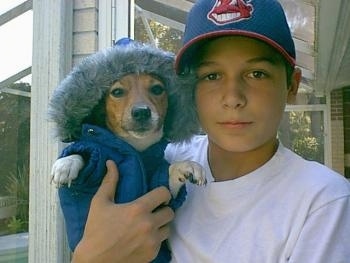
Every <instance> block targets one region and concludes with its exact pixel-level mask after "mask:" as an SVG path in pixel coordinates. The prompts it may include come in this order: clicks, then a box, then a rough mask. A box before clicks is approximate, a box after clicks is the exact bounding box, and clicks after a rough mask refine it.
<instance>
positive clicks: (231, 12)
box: [207, 0, 254, 25]
mask: <svg viewBox="0 0 350 263" xmlns="http://www.w3.org/2000/svg"><path fill="white" fill-rule="evenodd" d="M250 1H251V0H216V2H215V4H214V6H213V8H212V9H211V10H210V11H209V13H208V14H207V18H208V19H209V20H211V21H212V22H214V23H215V24H217V25H226V24H230V23H234V22H238V21H241V20H244V19H249V18H251V15H252V13H253V11H254V9H253V6H252V5H251V4H249V2H250Z"/></svg>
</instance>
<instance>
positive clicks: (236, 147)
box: [195, 36, 300, 153]
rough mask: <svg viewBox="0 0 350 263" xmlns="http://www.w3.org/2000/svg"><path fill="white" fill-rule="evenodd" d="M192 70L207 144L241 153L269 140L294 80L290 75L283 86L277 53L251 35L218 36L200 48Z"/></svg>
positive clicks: (294, 90) (283, 75)
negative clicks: (193, 70) (196, 61)
mask: <svg viewBox="0 0 350 263" xmlns="http://www.w3.org/2000/svg"><path fill="white" fill-rule="evenodd" d="M196 73H197V77H198V84H197V88H196V93H195V95H196V96H195V97H196V105H197V110H198V116H199V120H200V123H201V125H202V127H203V129H204V130H205V132H206V133H207V134H208V135H209V139H210V141H211V142H212V143H215V144H216V145H217V146H219V147H221V148H222V149H224V150H226V151H229V152H241V153H243V152H246V151H251V150H255V149H258V148H259V147H263V146H264V145H268V144H270V143H275V138H276V133H277V129H278V126H279V124H280V120H281V118H282V115H283V112H284V108H285V104H286V102H287V101H288V100H289V99H290V100H293V98H294V97H295V95H296V93H297V89H298V84H299V78H300V75H298V74H293V77H292V83H291V85H290V87H287V80H286V68H285V64H284V61H283V59H282V58H281V56H280V55H279V53H277V52H276V51H275V50H274V49H273V48H271V47H269V46H268V45H267V44H265V43H263V42H260V41H258V40H254V39H251V38H247V37H239V36H232V37H222V38H218V39H215V40H212V41H210V42H208V43H207V44H206V45H205V46H204V47H203V48H202V50H200V55H199V64H198V68H197V70H196ZM298 73H299V72H298ZM294 75H298V76H294Z"/></svg>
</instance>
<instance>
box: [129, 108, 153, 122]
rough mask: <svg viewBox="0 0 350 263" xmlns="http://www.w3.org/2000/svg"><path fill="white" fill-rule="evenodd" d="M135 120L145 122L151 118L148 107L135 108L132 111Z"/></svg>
mask: <svg viewBox="0 0 350 263" xmlns="http://www.w3.org/2000/svg"><path fill="white" fill-rule="evenodd" d="M131 115H132V117H133V119H134V120H137V121H145V120H148V119H149V118H150V117H151V110H150V108H149V107H147V106H138V107H134V108H133V109H132V111H131Z"/></svg>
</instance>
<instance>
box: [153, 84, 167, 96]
mask: <svg viewBox="0 0 350 263" xmlns="http://www.w3.org/2000/svg"><path fill="white" fill-rule="evenodd" d="M150 91H151V93H152V94H154V95H161V94H162V93H163V92H164V87H163V86H162V85H153V86H152V87H151V89H150Z"/></svg>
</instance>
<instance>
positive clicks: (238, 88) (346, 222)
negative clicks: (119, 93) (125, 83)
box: [76, 0, 350, 263]
mask: <svg viewBox="0 0 350 263" xmlns="http://www.w3.org/2000/svg"><path fill="white" fill-rule="evenodd" d="M176 70H177V72H178V73H179V74H183V75H184V76H191V75H193V74H194V75H196V77H197V84H196V87H194V90H193V91H192V90H190V91H184V92H188V93H189V96H192V94H194V96H193V97H194V98H193V100H194V103H193V107H195V109H196V110H197V112H198V120H199V122H200V124H201V126H202V128H203V130H204V132H205V133H206V135H205V136H195V137H194V138H193V139H192V140H191V141H190V142H189V143H187V144H181V145H172V146H170V147H168V148H167V152H166V155H167V158H168V160H169V161H170V162H173V161H180V160H183V159H190V160H193V161H197V162H199V163H201V164H202V165H203V166H204V168H205V169H206V172H207V180H208V181H209V182H210V183H209V184H208V185H207V187H205V188H198V187H192V186H191V185H189V186H188V196H187V201H186V202H185V204H184V205H183V206H182V207H181V208H180V209H179V210H178V211H177V213H176V217H175V220H174V221H173V224H172V228H171V233H170V237H169V242H170V247H171V248H172V257H173V258H172V262H181V263H182V262H191V263H192V262H246V263H256V262H259V263H260V262H266V263H272V262H297V263H300V262H307V263H316V262H317V263H329V262H332V263H341V262H347V261H348V260H349V258H350V238H349V233H350V201H349V200H350V185H349V183H348V182H347V181H346V179H345V178H343V177H342V176H340V175H339V174H337V173H335V172H333V171H331V170H330V169H328V168H327V167H325V166H323V165H320V164H318V163H316V162H309V161H306V160H304V159H302V158H301V157H299V156H297V155H296V154H295V153H293V152H291V151H290V150H288V149H286V148H284V147H283V145H282V144H281V143H280V142H279V141H278V139H277V138H276V136H277V129H278V126H279V123H280V120H281V118H282V115H283V111H284V108H285V104H286V103H287V102H288V101H291V100H293V99H294V98H295V96H296V93H297V90H298V85H299V82H300V79H301V73H300V70H299V69H297V68H295V48H294V43H293V40H292V37H291V34H290V30H289V27H288V24H287V22H286V19H285V15H284V12H283V10H282V8H281V6H280V4H279V3H278V1H275V0H250V1H249V0H246V1H244V0H237V1H219V0H217V1H215V0H197V1H196V3H195V5H194V7H193V8H192V10H191V11H190V13H189V16H188V21H187V24H186V30H185V35H184V46H183V48H182V49H181V50H180V52H179V54H178V56H177V59H176ZM189 106H191V105H189ZM114 169H115V167H112V166H111V165H110V164H109V171H110V172H109V173H108V174H109V175H111V174H112V173H115V170H114ZM107 179H111V176H107ZM113 183H115V179H113ZM112 185H113V184H112ZM103 188H104V186H103ZM158 190H162V191H163V190H164V189H158ZM156 194H157V193H156V192H153V196H152V198H154V197H155V195H156ZM158 194H159V196H161V197H162V198H163V199H162V200H163V201H164V198H165V197H164V193H163V192H162V194H161V193H160V191H159V193H158ZM145 200H151V198H150V197H149V196H143V200H142V201H143V202H144V203H145ZM138 201H139V200H138ZM138 201H136V202H138ZM141 203H142V202H141ZM148 204H149V203H148ZM131 205H135V204H131ZM139 205H140V203H139ZM117 207H118V206H117ZM119 208H120V207H119ZM124 209H126V208H125V207H124ZM94 210H95V209H92V210H91V212H90V216H91V218H93V219H94V218H95V217H96V213H97V212H96V213H94ZM96 210H97V209H96ZM115 211H117V208H115ZM163 211H164V210H163ZM157 212H159V211H157ZM144 214H146V212H145V213H144ZM153 215H154V214H153ZM170 218H171V216H170V215H169V214H168V217H167V220H171V219H170ZM92 221H93V220H92ZM154 221H156V220H154ZM157 222H158V224H159V222H160V220H159V218H158V220H157ZM162 222H163V225H162V227H159V225H156V226H155V227H154V228H153V233H155V232H156V231H155V230H154V229H156V230H159V229H162V230H163V231H164V227H167V224H166V220H165V219H164V220H163V221H162ZM100 228H102V227H100ZM88 230H89V231H88V232H91V233H93V230H91V229H88ZM150 232H152V231H150ZM153 237H154V235H153ZM153 240H154V239H153ZM88 241H89V240H88V238H87V239H86V242H85V244H86V243H89V242H88ZM110 242H112V241H110ZM113 242H114V243H116V242H117V241H116V240H114V241H113ZM157 244H159V243H157ZM123 245H124V246H126V247H130V246H131V243H130V245H129V246H127V244H125V243H124V244H123ZM83 247H84V246H83ZM140 247H141V246H140ZM140 247H139V250H138V251H142V250H141V249H140ZM143 248H144V249H145V247H143ZM153 249H154V250H156V249H158V245H154V246H153ZM151 250H152V249H151V248H150V247H148V248H147V249H145V250H144V251H147V253H149V254H148V256H150V254H152V253H151V252H150V251H151ZM82 251H83V250H82ZM147 253H145V254H147ZM131 254H132V253H130V255H131ZM117 255H118V253H115V255H114V256H117ZM111 259H112V257H111ZM139 259H140V261H139V262H146V261H142V260H144V259H145V258H141V257H140V258H139ZM76 262H78V261H76ZM111 262H118V261H117V260H115V261H112V260H111ZM135 262H136V261H135Z"/></svg>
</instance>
